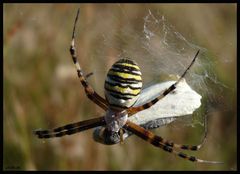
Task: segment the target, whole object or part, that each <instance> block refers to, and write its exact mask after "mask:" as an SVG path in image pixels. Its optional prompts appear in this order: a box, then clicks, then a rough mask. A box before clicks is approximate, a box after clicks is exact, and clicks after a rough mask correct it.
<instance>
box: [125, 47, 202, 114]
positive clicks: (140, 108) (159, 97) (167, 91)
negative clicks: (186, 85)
mask: <svg viewBox="0 0 240 174" xmlns="http://www.w3.org/2000/svg"><path fill="white" fill-rule="evenodd" d="M199 51H200V50H198V51H197V53H196V55H195V56H194V58H193V60H192V62H191V64H190V65H189V66H188V67H187V69H186V70H185V71H184V73H183V74H182V75H181V77H180V78H179V79H178V81H176V83H174V84H173V85H171V86H170V87H169V88H168V89H166V90H165V91H163V92H162V93H161V94H160V95H159V96H158V97H156V98H155V99H153V100H151V101H150V102H148V103H146V104H144V105H142V106H137V107H131V108H129V109H128V110H127V112H128V114H129V116H131V115H133V114H135V113H137V112H139V111H142V110H145V109H148V108H150V107H151V106H152V105H154V104H155V103H157V102H158V101H159V100H161V99H162V98H164V97H165V96H166V95H168V94H169V93H170V92H172V91H173V90H174V89H175V88H176V86H177V84H178V83H179V82H180V81H181V80H182V79H183V78H184V76H185V75H186V73H187V72H188V70H189V69H190V68H191V66H192V65H193V63H194V62H195V60H196V58H197V56H198V54H199Z"/></svg>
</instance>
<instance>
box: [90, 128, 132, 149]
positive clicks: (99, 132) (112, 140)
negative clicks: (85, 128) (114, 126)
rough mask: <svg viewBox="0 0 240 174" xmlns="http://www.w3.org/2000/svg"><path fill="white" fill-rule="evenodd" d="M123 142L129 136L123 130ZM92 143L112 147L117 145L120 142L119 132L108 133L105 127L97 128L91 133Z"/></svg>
mask: <svg viewBox="0 0 240 174" xmlns="http://www.w3.org/2000/svg"><path fill="white" fill-rule="evenodd" d="M123 131H124V133H123V140H125V139H126V138H127V137H128V136H129V132H127V131H125V130H123ZM93 139H94V141H96V142H98V143H101V144H105V145H113V144H118V143H119V142H120V141H121V138H120V132H114V131H110V130H108V129H107V128H105V127H101V126H99V127H97V128H96V129H95V130H94V132H93Z"/></svg>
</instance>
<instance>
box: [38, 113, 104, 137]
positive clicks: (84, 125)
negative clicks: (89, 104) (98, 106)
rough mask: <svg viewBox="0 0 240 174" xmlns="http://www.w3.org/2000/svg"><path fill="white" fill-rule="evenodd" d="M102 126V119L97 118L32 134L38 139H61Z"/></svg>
mask: <svg viewBox="0 0 240 174" xmlns="http://www.w3.org/2000/svg"><path fill="white" fill-rule="evenodd" d="M104 125H106V122H105V119H104V117H98V118H92V119H89V120H84V121H80V122H76V123H71V124H67V125H65V126H61V127H58V128H55V129H52V130H36V131H34V134H35V135H36V136H37V137H38V138H54V137H62V136H65V135H72V134H75V133H78V132H82V131H84V130H87V129H91V128H94V127H98V126H104Z"/></svg>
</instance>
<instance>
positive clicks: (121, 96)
mask: <svg viewBox="0 0 240 174" xmlns="http://www.w3.org/2000/svg"><path fill="white" fill-rule="evenodd" d="M141 75H142V73H141V71H140V68H139V66H138V65H137V63H136V62H135V61H133V60H130V59H128V58H123V59H120V60H118V61H117V62H115V63H114V64H113V65H112V67H111V68H110V70H109V71H108V73H107V77H106V80H105V85H104V88H105V97H106V99H107V101H108V103H109V105H110V108H112V109H116V110H124V109H127V108H129V107H131V106H132V105H133V104H134V103H135V102H136V100H137V99H138V96H139V94H140V92H141V89H142V77H141Z"/></svg>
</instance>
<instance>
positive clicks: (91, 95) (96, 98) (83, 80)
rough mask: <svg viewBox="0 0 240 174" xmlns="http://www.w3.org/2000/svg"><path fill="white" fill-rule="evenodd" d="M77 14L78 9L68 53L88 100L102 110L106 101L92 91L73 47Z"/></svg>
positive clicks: (106, 104) (106, 106) (105, 105)
mask: <svg viewBox="0 0 240 174" xmlns="http://www.w3.org/2000/svg"><path fill="white" fill-rule="evenodd" d="M78 15H79V9H78V12H77V16H76V19H75V22H74V27H73V34H72V42H71V46H70V53H71V56H72V60H73V63H74V64H75V66H76V68H77V75H78V77H79V79H80V82H81V84H82V86H83V87H84V89H85V92H86V95H87V97H88V98H89V99H90V100H92V101H93V102H94V103H96V104H97V105H98V106H100V107H101V108H103V109H104V110H107V108H108V103H107V101H106V100H105V99H104V98H102V97H101V96H100V95H98V94H97V93H96V92H95V91H94V89H93V88H92V87H91V86H90V85H89V84H88V82H87V80H86V78H85V77H84V75H83V72H82V69H81V67H80V64H79V62H78V59H77V54H76V48H75V28H76V23H77V20H78Z"/></svg>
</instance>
